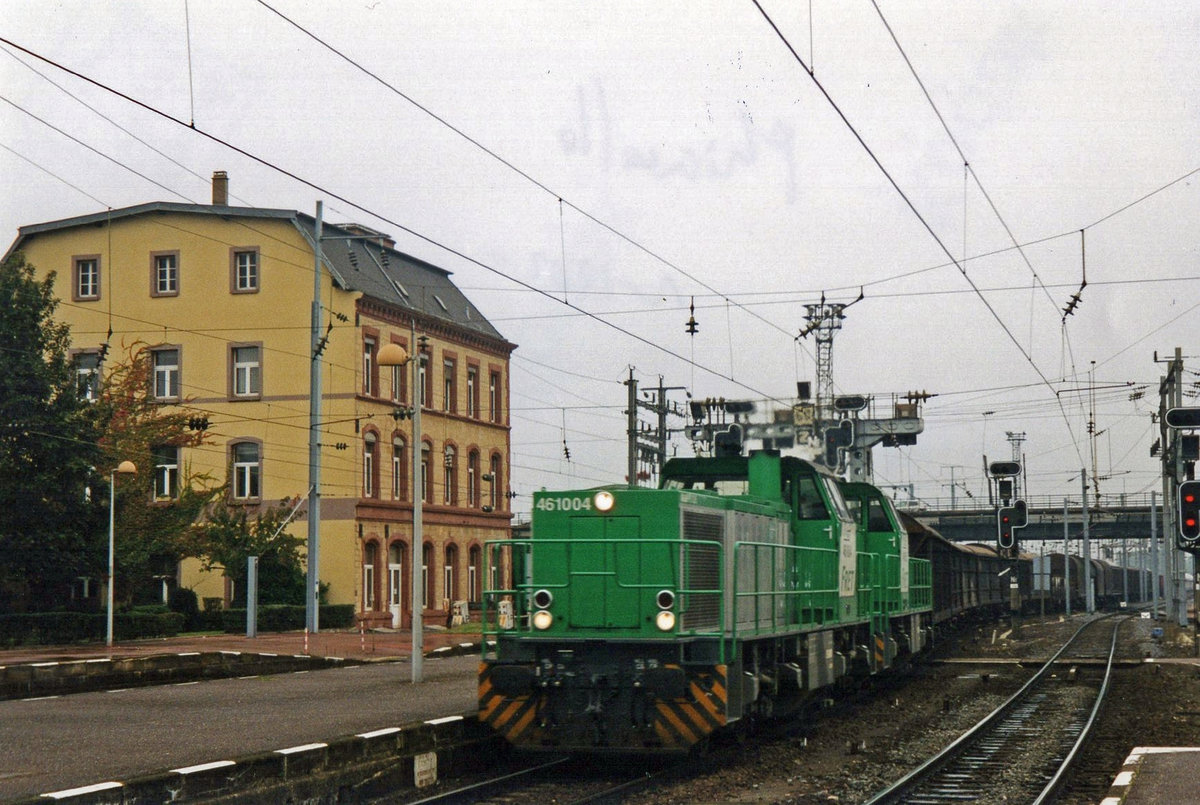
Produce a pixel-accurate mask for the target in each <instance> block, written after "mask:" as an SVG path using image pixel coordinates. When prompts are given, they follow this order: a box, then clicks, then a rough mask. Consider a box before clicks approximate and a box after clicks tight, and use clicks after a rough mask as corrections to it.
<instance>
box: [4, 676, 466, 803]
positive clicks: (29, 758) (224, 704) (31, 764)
mask: <svg viewBox="0 0 1200 805" xmlns="http://www.w3.org/2000/svg"><path fill="white" fill-rule="evenodd" d="M478 667H479V656H478V655H474V656H472V655H467V656H462V657H447V658H439V659H436V660H426V662H425V664H424V678H425V681H424V682H423V683H421V684H420V685H413V684H412V683H411V681H410V679H411V676H410V674H411V669H410V666H409V664H408V663H407V662H403V663H398V662H384V663H374V664H369V665H359V666H350V667H345V668H337V669H332V670H327V671H311V672H300V673H294V674H282V675H278V676H263V677H252V678H244V679H223V680H213V681H206V682H198V683H187V684H183V685H167V686H162V687H153V688H131V689H127V690H120V691H108V692H100V693H80V694H75V695H72V696H62V697H58V698H48V699H25V700H14V701H4V702H0V747H2V748H0V800H3V801H9V800H12V799H16V798H22V797H29V796H36V795H38V794H42V793H47V792H51V791H60V790H63V789H67V788H74V787H77V786H83V785H90V784H93V783H99V782H105V781H108V780H118V781H120V780H122V779H128V778H130V777H134V776H138V775H142V774H146V773H150V772H157V771H162V770H167V769H173V768H180V767H183V766H191V765H195V764H200V763H207V762H210V761H215V760H227V759H233V758H235V757H240V756H244V755H250V754H255V753H258V752H269V751H271V750H275V749H283V748H286V747H289V746H297V745H300V744H305V743H312V742H316V741H328V740H330V739H333V738H337V737H340V736H345V735H352V734H355V733H360V732H366V731H369V730H374V729H381V728H383V727H392V726H400V725H402V724H406V723H409V722H412V721H421V720H425V719H429V718H437V717H439V716H445V715H452V714H453V715H456V714H461V713H466V712H474V711H475V709H476V686H475V675H476V672H477V670H478Z"/></svg>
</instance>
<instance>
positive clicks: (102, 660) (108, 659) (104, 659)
mask: <svg viewBox="0 0 1200 805" xmlns="http://www.w3.org/2000/svg"><path fill="white" fill-rule="evenodd" d="M84 662H112V658H111V657H101V658H100V659H98V660H84Z"/></svg>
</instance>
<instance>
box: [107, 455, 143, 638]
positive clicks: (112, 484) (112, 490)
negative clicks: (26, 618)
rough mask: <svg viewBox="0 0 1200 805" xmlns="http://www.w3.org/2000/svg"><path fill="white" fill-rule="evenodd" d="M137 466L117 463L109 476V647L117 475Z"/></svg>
mask: <svg viewBox="0 0 1200 805" xmlns="http://www.w3.org/2000/svg"><path fill="white" fill-rule="evenodd" d="M136 472H137V467H136V466H134V463H133V462H132V461H122V462H121V463H120V464H118V465H117V467H116V469H114V470H113V471H112V472H111V473H109V478H108V617H107V629H106V631H105V639H104V643H105V645H107V646H108V647H109V648H112V644H113V586H114V584H113V581H114V578H113V571H114V568H113V565H114V564H115V557H114V554H115V550H114V548H115V543H116V539H115V536H116V522H117V518H116V509H117V475H118V474H120V475H133V474H134V473H136Z"/></svg>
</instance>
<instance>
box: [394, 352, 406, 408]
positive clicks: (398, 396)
mask: <svg viewBox="0 0 1200 805" xmlns="http://www.w3.org/2000/svg"><path fill="white" fill-rule="evenodd" d="M396 343H399V344H400V346H401V347H403V346H404V344H403V343H401V342H396ZM391 369H392V402H404V399H405V397H406V396H407V394H408V372H409V369H408V366H407V364H406V365H403V366H393V367H391Z"/></svg>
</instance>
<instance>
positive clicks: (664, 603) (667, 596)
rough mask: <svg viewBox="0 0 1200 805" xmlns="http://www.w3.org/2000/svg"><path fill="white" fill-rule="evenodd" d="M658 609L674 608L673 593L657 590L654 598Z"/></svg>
mask: <svg viewBox="0 0 1200 805" xmlns="http://www.w3.org/2000/svg"><path fill="white" fill-rule="evenodd" d="M655 600H656V601H657V602H658V608H659V609H670V608H671V607H673V606H675V593H673V592H671V591H670V590H659V591H658V595H657V596H656V597H655Z"/></svg>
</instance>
